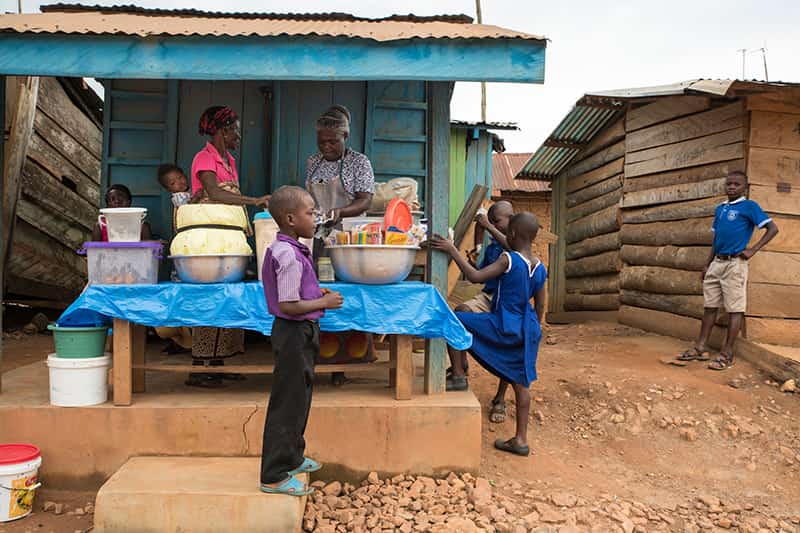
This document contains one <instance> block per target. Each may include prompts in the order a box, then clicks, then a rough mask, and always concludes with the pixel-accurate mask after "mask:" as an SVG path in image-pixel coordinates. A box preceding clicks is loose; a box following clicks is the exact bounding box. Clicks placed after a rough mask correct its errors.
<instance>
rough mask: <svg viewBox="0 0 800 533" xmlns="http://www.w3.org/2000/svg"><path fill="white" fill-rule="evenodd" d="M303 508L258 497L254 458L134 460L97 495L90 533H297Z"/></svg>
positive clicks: (300, 501) (300, 503)
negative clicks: (227, 532) (189, 532)
mask: <svg viewBox="0 0 800 533" xmlns="http://www.w3.org/2000/svg"><path fill="white" fill-rule="evenodd" d="M303 480H304V481H306V482H307V480H308V476H307V475H306V476H303ZM305 504H306V497H305V496H304V497H296V496H278V495H274V494H264V493H263V492H261V491H260V490H259V460H258V459H256V458H249V457H224V458H221V457H202V458H199V457H198V458H192V457H137V458H133V459H131V460H129V461H128V462H126V463H125V464H124V465H123V466H122V468H120V469H119V471H117V472H116V473H115V474H114V475H113V476H112V477H111V479H109V480H108V481H107V482H106V483H105V484H104V485H103V486H102V488H101V489H100V491H99V492H98V493H97V501H96V504H95V515H94V531H96V532H98V533H112V532H118V531H126V532H128V533H161V532H165V531H191V532H193V533H206V532H208V533H216V532H218V531H237V532H241V533H249V532H254V533H255V532H259V533H270V532H275V533H289V532H293V531H300V529H301V525H302V519H303V510H304V509H305Z"/></svg>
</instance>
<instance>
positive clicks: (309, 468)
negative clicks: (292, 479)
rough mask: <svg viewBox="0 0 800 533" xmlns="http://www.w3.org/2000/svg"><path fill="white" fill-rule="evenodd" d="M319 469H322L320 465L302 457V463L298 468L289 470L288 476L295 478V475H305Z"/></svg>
mask: <svg viewBox="0 0 800 533" xmlns="http://www.w3.org/2000/svg"><path fill="white" fill-rule="evenodd" d="M320 468H322V465H321V464H320V463H318V462H316V461H315V460H314V459H310V458H308V457H303V462H302V463H301V464H300V466H298V467H297V468H295V469H294V470H291V471H290V472H289V475H290V476H296V475H297V474H306V473H309V472H316V471H317V470H319V469H320Z"/></svg>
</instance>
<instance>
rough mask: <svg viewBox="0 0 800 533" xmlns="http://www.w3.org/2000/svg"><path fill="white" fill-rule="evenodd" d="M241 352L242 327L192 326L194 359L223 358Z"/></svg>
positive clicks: (242, 345)
mask: <svg viewBox="0 0 800 533" xmlns="http://www.w3.org/2000/svg"><path fill="white" fill-rule="evenodd" d="M242 352H244V330H243V329H225V328H210V327H196V328H192V357H193V358H195V359H223V358H226V357H233V356H234V355H236V354H238V353H242Z"/></svg>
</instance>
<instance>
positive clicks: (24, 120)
mask: <svg viewBox="0 0 800 533" xmlns="http://www.w3.org/2000/svg"><path fill="white" fill-rule="evenodd" d="M6 106H7V107H6V108H7V112H6V117H5V128H6V131H7V132H8V137H7V139H6V142H5V147H4V149H5V158H4V161H5V168H4V172H3V176H4V179H3V221H2V227H3V242H4V243H10V244H9V246H6V247H5V248H4V250H3V260H4V265H5V290H4V294H6V295H9V296H10V297H12V298H14V299H18V300H19V299H22V300H35V301H37V302H38V303H42V300H46V301H49V302H51V303H52V302H54V301H56V302H58V301H60V302H68V301H70V300H71V299H72V298H73V297H75V296H76V295H77V294H78V293H79V292H80V290H81V289H82V288H83V287H84V285H85V284H86V260H85V259H83V258H81V257H80V256H78V255H77V254H76V253H75V252H76V250H77V249H78V248H80V247H81V245H82V244H83V243H84V241H87V240H90V239H91V232H92V228H93V227H94V224H95V222H96V220H97V209H98V207H99V206H100V159H101V152H102V141H103V132H102V101H101V100H100V98H99V97H98V96H97V95H96V94H95V93H94V91H92V90H91V89H90V88H89V87H88V86H86V85H85V84H84V82H83V80H82V79H80V78H77V79H76V78H53V77H41V78H39V77H28V76H21V77H9V78H8V79H7V80H6Z"/></svg>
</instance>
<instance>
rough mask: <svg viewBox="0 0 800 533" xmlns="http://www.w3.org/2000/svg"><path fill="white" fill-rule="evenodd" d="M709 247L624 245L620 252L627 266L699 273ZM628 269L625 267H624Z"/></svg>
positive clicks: (707, 254) (709, 249)
mask: <svg viewBox="0 0 800 533" xmlns="http://www.w3.org/2000/svg"><path fill="white" fill-rule="evenodd" d="M710 253H711V247H710V246H639V245H635V244H625V245H623V246H622V249H621V250H620V255H621V256H622V260H623V261H625V263H626V264H627V265H640V266H654V267H665V268H677V269H680V270H682V271H687V270H691V271H696V272H699V271H701V270H703V268H705V266H706V263H707V262H708V256H709V254H710ZM625 268H626V269H627V268H628V267H627V266H626V267H625Z"/></svg>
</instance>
